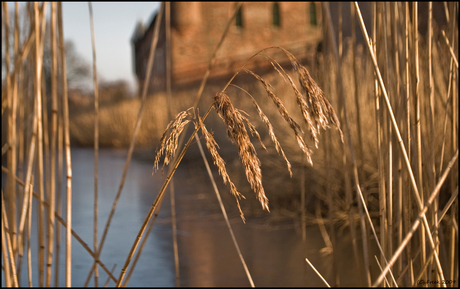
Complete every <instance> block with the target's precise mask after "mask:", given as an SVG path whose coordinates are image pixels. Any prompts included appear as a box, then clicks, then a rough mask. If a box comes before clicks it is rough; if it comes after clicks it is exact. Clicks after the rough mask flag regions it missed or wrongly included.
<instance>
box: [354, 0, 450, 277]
mask: <svg viewBox="0 0 460 289" xmlns="http://www.w3.org/2000/svg"><path fill="white" fill-rule="evenodd" d="M355 7H356V11H357V12H358V19H359V21H360V24H361V31H362V32H363V36H364V38H365V39H366V42H367V44H368V45H367V47H368V49H369V52H370V54H371V58H372V61H373V64H374V69H375V72H376V74H377V76H378V80H379V84H380V87H381V89H382V92H383V95H384V97H385V103H386V105H387V109H388V113H389V114H390V117H391V121H392V124H393V126H394V130H395V134H396V136H397V137H398V142H399V144H400V148H401V151H402V153H403V156H404V160H405V163H406V167H407V170H408V173H409V176H410V180H411V185H412V188H413V191H414V195H415V197H416V200H417V205H418V207H419V210H420V211H421V210H422V209H423V204H422V202H421V199H420V194H419V192H418V188H417V184H416V182H415V178H414V174H413V173H412V169H411V166H410V162H409V159H408V155H407V152H406V149H405V147H404V143H403V141H402V138H401V134H400V133H399V128H398V125H397V123H396V120H395V117H394V114H393V110H392V108H391V104H390V102H389V99H388V94H387V92H386V89H385V85H384V83H383V79H382V76H381V74H380V70H379V68H378V65H377V60H376V58H375V55H374V53H373V51H372V47H371V45H370V42H369V36H368V35H367V30H366V27H365V24H364V21H363V19H362V15H361V11H360V9H359V6H358V3H356V2H355ZM422 218H423V224H424V226H425V229H426V234H427V236H428V239H429V241H430V245H431V248H432V249H433V250H435V245H434V241H433V238H432V236H431V230H430V226H429V224H428V221H427V219H426V217H425V215H424V214H423V216H422ZM435 260H436V264H437V267H438V270H439V272H438V273H439V275H440V278H441V279H444V274H443V272H442V267H441V263H440V261H439V257H438V254H437V253H435Z"/></svg>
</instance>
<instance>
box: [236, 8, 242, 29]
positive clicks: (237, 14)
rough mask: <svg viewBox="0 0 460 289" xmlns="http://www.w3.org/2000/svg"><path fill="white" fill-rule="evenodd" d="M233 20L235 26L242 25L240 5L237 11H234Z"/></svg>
mask: <svg viewBox="0 0 460 289" xmlns="http://www.w3.org/2000/svg"><path fill="white" fill-rule="evenodd" d="M235 22H236V26H237V27H243V12H242V10H241V7H240V9H238V12H236V17H235Z"/></svg>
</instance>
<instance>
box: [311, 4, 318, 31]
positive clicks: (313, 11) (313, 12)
mask: <svg viewBox="0 0 460 289" xmlns="http://www.w3.org/2000/svg"><path fill="white" fill-rule="evenodd" d="M310 24H311V26H316V25H318V22H317V20H316V5H315V3H313V2H311V3H310Z"/></svg>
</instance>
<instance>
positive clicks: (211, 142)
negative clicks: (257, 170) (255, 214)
mask: <svg viewBox="0 0 460 289" xmlns="http://www.w3.org/2000/svg"><path fill="white" fill-rule="evenodd" d="M195 126H199V128H200V129H201V133H202V134H203V136H204V139H205V140H206V147H207V148H208V150H209V152H210V153H211V156H212V160H213V161H214V164H215V165H216V166H217V168H218V169H219V174H220V175H221V176H222V179H223V181H224V184H226V183H227V181H228V183H229V185H230V191H231V193H232V195H233V196H234V197H235V200H236V204H237V206H238V211H239V212H240V217H241V219H242V220H243V222H245V218H244V214H243V211H242V210H241V207H240V202H239V199H241V198H243V199H245V197H244V196H243V195H242V194H241V193H240V192H238V190H237V189H236V186H235V184H234V183H233V182H232V181H231V180H230V176H229V175H228V173H227V170H226V168H225V161H224V160H223V159H222V157H221V156H220V155H219V152H218V151H217V148H216V146H217V147H219V145H218V144H217V142H216V140H215V139H214V137H213V136H212V134H211V133H210V132H209V131H208V130H207V129H206V126H205V125H204V123H203V121H202V120H201V118H200V117H198V123H195Z"/></svg>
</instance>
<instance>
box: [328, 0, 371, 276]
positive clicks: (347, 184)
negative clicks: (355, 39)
mask: <svg viewBox="0 0 460 289" xmlns="http://www.w3.org/2000/svg"><path fill="white" fill-rule="evenodd" d="M323 6H324V10H325V11H326V16H327V19H328V25H329V29H328V31H329V36H330V39H331V43H332V49H333V52H334V56H335V60H336V64H337V71H338V73H339V77H338V84H337V86H338V90H339V96H340V103H341V107H342V111H343V119H344V123H345V127H346V128H347V130H346V131H347V140H348V146H349V149H350V155H351V160H352V166H353V170H352V172H353V177H354V181H355V185H356V188H357V191H358V194H359V195H361V196H362V192H361V186H360V182H359V176H358V170H357V165H356V159H355V155H354V149H353V144H352V141H351V134H350V126H349V124H348V117H347V109H346V104H345V98H344V95H343V83H342V78H341V77H340V72H341V68H340V66H341V65H340V64H341V63H340V57H339V53H338V51H337V45H336V41H335V38H334V28H333V26H332V17H331V12H330V9H329V4H328V3H323ZM342 149H343V151H344V154H343V160H344V164H346V154H345V143H344V142H343V141H342ZM345 171H347V170H345ZM349 178H350V177H349V175H348V173H345V193H346V196H347V199H348V202H349V204H350V202H351V199H352V196H351V191H350V189H351V188H350V187H351V184H350V183H351V181H350V179H349ZM347 188H348V189H347ZM348 206H349V205H348ZM358 206H359V207H358V210H359V211H361V210H362V207H361V206H362V205H361V203H360V202H358ZM349 210H350V211H349V221H350V231H351V235H352V238H353V251H354V255H355V262H356V265H357V268H359V261H358V260H359V258H358V249H357V244H356V240H357V235H356V231H355V224H354V219H353V216H352V214H351V213H352V210H351V208H349ZM361 216H362V215H361ZM361 226H362V227H361V230H362V232H363V233H364V232H365V229H364V227H363V226H364V222H363V218H362V217H361ZM371 226H372V223H371ZM363 242H364V243H363V250H364V254H365V255H366V254H367V251H368V250H367V243H366V238H363ZM366 270H368V269H367V268H366ZM368 275H369V272H368V273H367V276H366V278H367V277H368Z"/></svg>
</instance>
